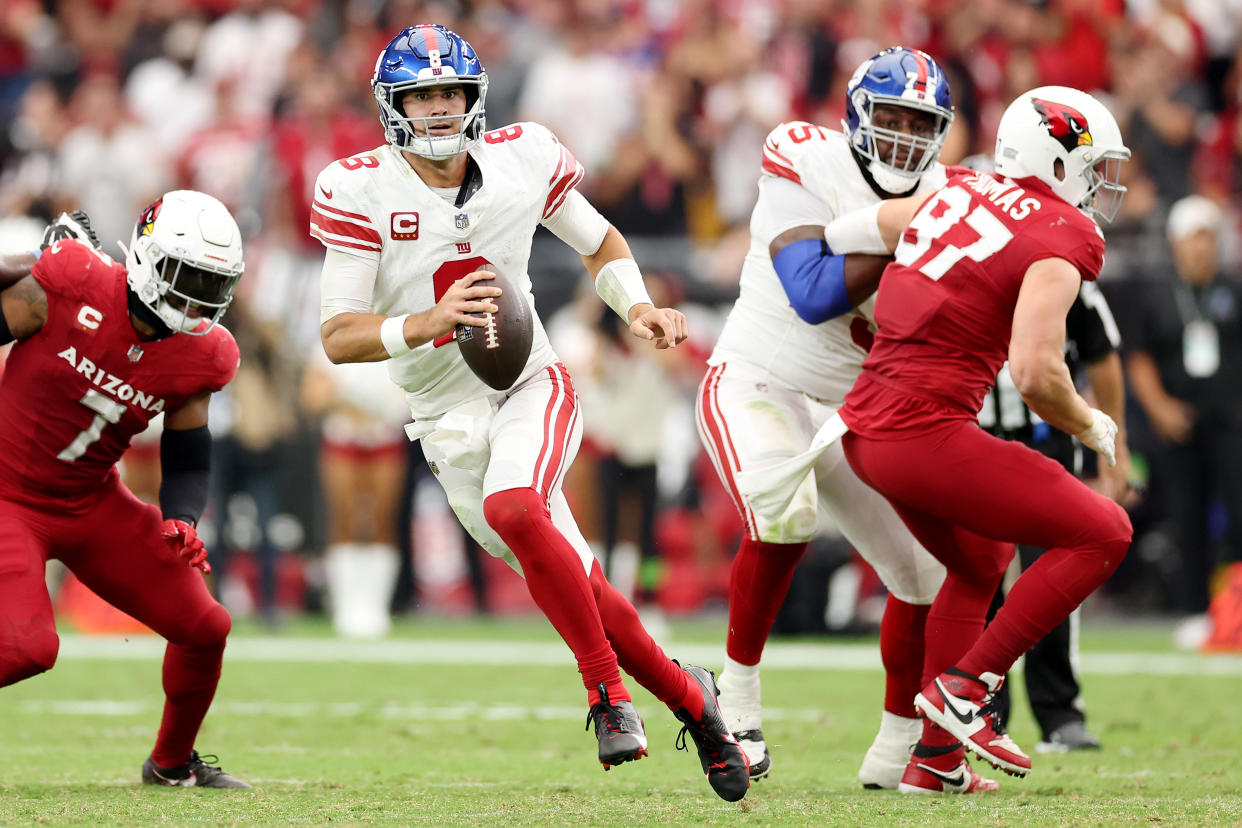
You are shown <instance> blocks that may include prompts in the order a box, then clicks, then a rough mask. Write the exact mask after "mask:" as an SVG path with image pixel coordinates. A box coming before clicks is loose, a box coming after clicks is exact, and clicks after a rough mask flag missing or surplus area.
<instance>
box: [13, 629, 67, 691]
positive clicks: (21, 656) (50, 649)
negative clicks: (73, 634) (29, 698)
mask: <svg viewBox="0 0 1242 828" xmlns="http://www.w3.org/2000/svg"><path fill="white" fill-rule="evenodd" d="M58 652H60V637H59V636H58V635H56V630H55V629H54V628H48V629H38V630H23V631H20V634H19V635H17V636H15V637H14V638H13V639H11V640H9V641H4V642H0V687H7V686H9V685H10V684H16V683H17V682H19V681H22V680H23V679H28V678H30V677H31V676H37V675H39V673H45V672H47V671H48V670H50V669H52V667H53V666H55V664H56V655H57V653H58Z"/></svg>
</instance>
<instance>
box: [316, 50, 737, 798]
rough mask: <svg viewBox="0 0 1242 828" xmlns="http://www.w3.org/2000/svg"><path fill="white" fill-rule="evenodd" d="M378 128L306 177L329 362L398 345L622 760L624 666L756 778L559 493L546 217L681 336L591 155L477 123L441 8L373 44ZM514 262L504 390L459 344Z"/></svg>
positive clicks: (653, 321)
mask: <svg viewBox="0 0 1242 828" xmlns="http://www.w3.org/2000/svg"><path fill="white" fill-rule="evenodd" d="M371 85H372V88H373V90H374V93H375V97H376V100H377V102H378V104H379V108H380V121H381V122H382V123H383V124H384V127H385V137H386V139H387V143H386V144H385V145H384V146H381V147H379V148H377V149H374V150H371V151H370V152H366V153H362V154H360V155H356V156H353V157H351V158H345V159H341V160H339V161H334V162H333V163H332V164H330V165H328V167H327V168H325V169H324V171H323V172H322V173H320V175H319V178H318V180H317V181H316V183H315V194H314V201H313V204H312V210H311V229H310V232H311V235H313V236H315V237H316V238H318V239H319V240H321V241H322V242H323V243H324V245H325V246H326V247H327V254H326V256H325V259H324V270H323V277H322V285H323V290H322V307H323V310H322V328H321V335H322V339H323V345H324V350H325V351H326V353H327V355H328V357H329V359H331V360H332V361H333V362H375V361H381V360H388V366H389V375H390V376H391V378H392V380H393V381H394V382H395V383H397V384H398V385H399V386H401V387H402V388H403V389H404V390H405V392H406V399H407V401H408V403H409V407H410V413H411V415H412V416H413V420H414V421H413V422H412V423H410V424H409V425H407V426H406V433H407V435H408V436H409V438H410V439H411V440H414V439H418V440H422V446H423V453H424V454H425V455H426V457H427V460H428V463H429V465H430V466H431V469H432V471H433V472H435V474H436V476H437V478H438V479H439V481H440V483H441V485H442V486H443V487H444V490H445V492H446V493H447V495H448V499H449V503H450V505H451V506H452V508H453V511H454V512H455V513H456V514H457V516H458V518H459V519H460V520H461V522H462V524H463V525H464V526H465V527H466V529H467V530H469V532H470V533H471V534H472V535H473V536H474V537H475V538H476V539H477V540H478V541H479V543H480V544H481V545H482V546H483V547H484V548H485V549H487V551H488V552H490V553H491V554H493V555H495V556H498V557H502V558H504V559H505V560H506V561H507V562H508V563H509V564H510V565H511V566H513V567H514V569H516V570H517V571H518V572H520V573H522V574H523V576H524V577H525V578H526V582H527V586H528V588H529V589H530V593H531V596H532V597H533V598H534V600H535V603H536V604H538V605H539V608H540V609H541V610H543V612H544V614H545V615H546V616H547V617H548V619H549V621H551V622H552V625H553V626H554V627H555V628H556V630H557V632H559V633H560V634H561V637H562V638H563V639H565V642H566V644H568V645H569V647H570V649H571V650H572V651H573V653H574V656H575V658H576V659H577V662H578V669H579V672H580V673H581V674H582V681H583V684H584V686H585V687H586V689H587V697H588V703H589V704H590V706H591V710H590V719H591V721H593V723H594V725H595V733H596V737H597V739H598V740H599V761H600V762H601V763H602V764H603V765H604V767H605V769H607V768H608V767H609V766H611V765H616V764H620V763H622V762H626V761H631V760H635V759H639V758H642V757H643V756H645V755H647V739H646V735H645V733H644V732H643V727H642V721H641V720H640V719H639V717H638V714H637V713H636V712H635V710H634V706H633V704H632V702H631V701H630V696H629V692H628V690H627V689H626V687H625V684H624V683H623V682H622V680H621V674H620V669H619V668H624V669H625V671H626V672H628V673H629V674H630V675H632V676H633V677H634V678H635V679H636V680H637V681H638V682H639V683H640V684H642V685H643V686H644V687H646V688H647V689H648V690H650V691H651V693H652V694H653V695H655V696H656V697H657V698H659V699H660V700H661V701H663V702H665V703H666V704H668V706H669V707H670V709H671V710H672V711H673V713H674V715H676V716H677V718H678V719H679V720H681V721H682V723H683V724H684V725H685V726H686V730H687V732H688V733H689V734H690V736H691V738H692V739H693V741H694V743H695V745H696V747H697V748H698V753H699V760H700V763H701V766H702V769H703V772H704V773H705V774H706V776H707V779H708V782H709V783H710V784H711V786H712V788H713V789H714V790H715V791H716V793H717V794H718V795H719V796H721V797H722V798H724V799H727V800H730V801H735V800H738V799H741V798H742V797H743V796H745V794H746V790H747V788H748V786H749V783H750V778H749V772H748V768H747V765H746V757H745V754H744V753H743V752H742V750H741V749H740V747H739V746H738V744H737V741H736V739H734V738H733V736H732V735H731V734H730V732H729V730H728V728H727V727H726V726H725V724H724V720H723V718H722V716H721V714H720V710H719V707H718V706H717V704H716V687H715V683H714V681H713V678H712V675H711V673H710V672H708V671H707V670H704V669H703V668H701V667H694V666H690V665H686V666H685V667H684V668H683V667H681V666H679V665H678V664H677V663H676V662H674V661H672V660H671V659H669V658H668V657H667V656H666V655H665V654H664V653H663V652H662V651H661V650H660V648H659V647H657V646H656V644H655V643H654V642H653V641H652V640H651V637H650V636H649V635H648V634H647V632H646V631H645V630H644V629H643V627H642V625H641V623H640V622H639V620H638V615H637V613H636V612H635V610H634V608H633V606H631V605H630V603H629V602H628V601H627V600H626V599H625V598H623V597H622V596H621V594H620V593H619V592H617V590H615V589H614V588H613V587H612V585H611V584H609V583H608V582H607V580H605V579H604V576H603V573H602V572H601V570H600V567H599V565H598V564H597V563H596V562H595V560H594V558H593V557H592V555H591V551H590V549H589V548H588V546H587V544H586V541H585V540H584V539H583V537H582V533H581V532H580V531H579V530H578V527H577V526H576V524H575V523H574V519H573V516H572V515H571V514H570V511H569V506H568V504H567V502H566V500H565V496H564V494H563V493H562V491H561V481H562V479H563V477H564V474H565V471H566V469H567V468H568V467H569V464H570V462H571V461H572V460H573V458H574V455H575V454H576V452H577V450H578V445H579V442H580V440H581V437H582V421H581V420H580V419H579V417H578V401H577V397H576V395H575V394H574V390H573V381H572V379H571V378H570V376H569V372H568V371H566V370H565V367H564V366H563V365H562V364H561V363H560V362H559V361H558V360H557V357H556V354H555V353H554V352H553V351H552V348H551V346H550V345H549V344H548V339H547V336H546V335H545V333H544V330H543V326H542V324H541V323H540V322H539V318H538V316H537V315H535V314H534V300H533V298H532V297H531V293H530V290H531V282H530V277H529V275H528V273H527V264H528V261H529V258H530V247H531V237H532V235H533V234H534V232H535V230H536V228H537V226H538V225H540V224H542V225H543V226H545V227H547V228H548V229H549V230H551V231H552V232H553V233H554V234H556V235H557V236H558V237H559V238H560V239H561V240H563V241H564V242H566V243H567V244H569V245H570V246H571V247H573V248H574V249H575V250H576V251H577V252H578V253H579V254H581V255H582V259H583V264H584V265H585V266H586V268H587V270H588V271H589V272H590V273H591V275H592V276H593V277H594V279H595V285H596V289H597V290H598V292H599V293H600V296H601V297H602V298H603V299H604V300H605V301H606V302H607V303H608V305H609V306H610V307H611V308H613V310H615V311H616V312H617V313H618V314H619V315H620V316H621V318H622V319H625V320H626V322H627V323H628V324H629V326H630V330H631V332H632V333H633V334H634V335H635V336H638V337H640V338H643V339H648V340H651V341H653V344H654V345H655V347H657V348H667V347H675V346H676V345H677V344H678V343H680V342H682V341H683V340H684V339H685V338H686V321H685V317H684V316H683V315H682V314H681V313H680V312H678V311H676V310H673V309H670V308H656V307H654V306H653V305H652V303H651V300H650V298H649V297H648V296H647V292H646V289H645V288H644V286H643V280H642V275H641V273H640V272H639V269H638V265H637V264H636V263H635V262H634V260H633V259H632V258H631V255H630V250H629V246H628V245H627V244H626V242H625V239H624V238H623V237H622V236H621V234H620V233H619V232H617V230H616V228H614V227H612V226H611V225H610V224H609V223H608V222H607V221H606V220H605V219H604V218H603V217H602V216H601V215H600V214H599V213H598V212H597V211H596V210H595V209H594V208H593V207H592V206H591V205H590V203H589V202H588V201H587V200H586V199H585V198H584V197H583V196H582V195H581V194H579V193H578V191H577V190H576V189H575V186H576V185H577V184H578V182H579V181H580V180H581V179H582V176H583V170H582V167H581V166H580V165H579V164H578V162H577V161H576V160H575V159H574V157H573V155H572V154H571V153H570V152H569V150H568V149H566V148H565V147H563V146H561V144H560V143H559V142H558V141H557V140H556V137H555V136H554V135H553V134H552V133H551V132H549V131H548V130H547V129H546V128H545V127H542V126H540V125H538V124H534V123H519V124H512V125H510V126H506V127H503V128H501V129H497V130H493V131H491V132H488V131H486V127H485V125H484V111H485V110H484V102H485V99H486V95H487V73H486V72H485V71H484V70H483V67H482V64H481V63H480V62H479V59H478V57H477V56H476V55H475V53H474V49H473V48H471V46H470V44H468V43H467V42H466V41H465V40H463V39H462V38H461V37H460V36H458V35H457V34H455V33H453V32H451V31H449V30H448V29H445V28H444V27H443V26H437V25H422V26H412V27H410V28H408V29H405V30H403V31H402V32H401V33H400V34H398V35H397V36H396V37H395V38H394V39H393V40H392V41H391V42H390V43H389V44H388V46H387V47H386V48H385V49H384V50H383V51H382V52H381V53H380V55H379V58H378V60H377V61H376V64H375V75H374V77H373V78H372V82H371ZM493 269H494V270H495V271H498V272H501V273H504V274H505V275H507V276H508V278H509V280H510V283H511V284H512V285H513V286H514V288H515V289H517V290H520V291H522V293H523V294H524V297H525V299H526V301H527V302H528V303H529V304H530V305H531V312H532V316H533V317H534V320H535V330H534V342H533V346H532V348H531V353H530V357H529V360H528V361H527V363H526V367H525V369H524V370H523V371H522V373H521V375H520V376H519V378H518V379H517V381H516V382H515V383H514V385H513V386H512V387H511V388H509V389H508V390H505V391H495V390H493V389H492V388H490V387H489V386H487V385H485V384H484V383H483V382H482V381H481V380H480V379H478V378H477V377H476V376H475V375H474V374H473V373H472V372H471V370H470V369H469V368H468V367H467V365H466V363H465V362H464V361H463V359H462V356H461V353H460V352H459V350H458V348H457V346H456V345H455V344H454V343H453V332H454V329H455V328H456V326H458V325H476V326H477V325H483V324H485V321H484V320H485V318H486V317H485V314H487V313H494V312H496V310H497V306H496V305H495V304H494V303H493V302H492V301H491V300H492V299H493V298H494V297H496V296H498V295H499V294H500V290H499V289H498V288H496V287H494V286H492V285H491V284H489V281H490V280H491V279H492V278H493V274H492V270H493Z"/></svg>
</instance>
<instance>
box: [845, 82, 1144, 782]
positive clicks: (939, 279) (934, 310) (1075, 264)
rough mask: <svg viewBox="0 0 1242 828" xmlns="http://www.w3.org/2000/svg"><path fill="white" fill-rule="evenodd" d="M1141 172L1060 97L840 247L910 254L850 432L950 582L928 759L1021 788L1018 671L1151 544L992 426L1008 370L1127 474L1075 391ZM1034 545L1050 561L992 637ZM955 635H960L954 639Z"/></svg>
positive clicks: (1006, 121) (894, 269)
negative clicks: (993, 399) (986, 419)
mask: <svg viewBox="0 0 1242 828" xmlns="http://www.w3.org/2000/svg"><path fill="white" fill-rule="evenodd" d="M1129 157H1130V150H1129V149H1128V148H1127V147H1126V146H1125V144H1124V143H1123V142H1122V138H1121V131H1120V130H1119V129H1118V127H1117V122H1116V120H1114V118H1113V116H1112V115H1111V114H1110V113H1109V111H1108V110H1107V109H1106V108H1105V107H1104V106H1103V105H1102V104H1101V103H1100V102H1099V101H1097V100H1096V99H1094V98H1093V97H1091V96H1090V95H1088V94H1086V93H1084V92H1080V91H1078V90H1076V89H1069V88H1066V87H1058V86H1050V87H1041V88H1038V89H1034V90H1031V91H1029V92H1026V93H1024V94H1022V95H1020V96H1018V98H1017V99H1016V100H1015V101H1014V102H1013V103H1011V104H1010V105H1009V107H1008V108H1007V109H1006V110H1005V113H1004V114H1003V115H1002V117H1001V121H1000V124H999V125H998V127H997V134H996V153H995V159H996V160H995V165H996V172H995V173H987V172H967V171H962V174H958V175H954V176H953V177H952V178H951V179H950V180H949V182H948V184H947V185H946V186H945V187H943V188H941V189H940V190H938V191H937V192H935V193H933V194H931V195H930V197H929V196H926V195H916V196H913V197H911V198H905V199H899V200H894V201H889V202H883V203H881V204H879V205H876V206H875V207H872V208H865V209H863V210H860V211H857V212H854V213H851V214H848V215H846V216H842V217H841V218H838V219H836V220H835V221H834V222H833V224H832V225H830V226H829V227H828V229H827V230H826V231H825V236H826V239H827V242H828V244H829V245H830V246H833V247H834V249H837V250H839V251H840V250H846V249H860V250H872V251H875V250H879V251H896V257H895V261H894V263H893V264H892V265H890V266H889V267H888V269H887V270H886V271H885V274H884V278H883V280H882V281H881V283H880V288H879V293H878V296H877V302H876V313H875V317H876V322H877V323H878V324H879V330H878V332H877V334H876V337H875V342H874V345H873V346H872V348H871V352H870V355H869V356H868V357H867V361H866V363H865V364H864V366H863V372H862V374H861V375H860V376H859V378H858V382H857V383H856V384H855V385H854V387H853V389H852V390H851V391H850V392H849V394H848V396H847V397H846V400H845V405H844V406H843V407H842V409H841V412H840V413H841V419H842V420H843V421H844V422H845V424H846V425H847V426H848V427H849V431H848V432H847V433H846V434H845V435H844V437H843V439H842V443H843V444H844V448H845V456H846V458H847V459H848V461H849V464H850V466H851V467H852V468H853V469H854V471H855V473H856V474H857V475H858V476H859V477H860V478H861V479H863V480H864V481H866V482H867V483H869V484H870V485H872V486H873V487H875V488H876V489H877V490H878V491H879V492H881V493H882V494H883V495H884V496H885V497H887V498H888V499H889V501H890V502H891V503H892V504H893V506H894V507H895V508H896V509H897V512H898V513H899V514H900V515H901V517H902V519H903V520H904V521H905V522H906V524H907V525H908V526H910V527H911V530H912V531H913V532H914V534H915V536H916V537H918V539H919V540H920V541H921V542H922V543H923V545H924V546H925V547H926V548H927V549H928V550H929V551H930V552H931V553H932V554H933V555H935V556H936V558H937V559H938V560H940V561H941V562H942V563H943V564H944V565H945V567H946V568H947V570H948V575H947V577H946V580H945V586H944V588H943V589H942V590H941V592H940V594H939V595H938V596H937V598H936V601H935V604H934V605H933V609H932V613H931V618H932V619H933V620H932V621H929V623H928V636H927V664H926V667H925V673H926V676H925V677H926V679H927V683H926V685H925V686H924V688H923V689H922V691H921V692H920V693H919V695H918V696H917V697H916V699H915V706H916V707H917V708H918V709H919V710H920V711H922V712H923V713H924V714H925V715H926V716H927V717H928V720H929V723H935V724H938V725H939V726H940V728H943V730H940V729H937V728H934V727H931V726H930V725H929V727H928V728H926V729H925V730H924V732H923V736H922V741H921V744H920V747H922V748H924V749H925V750H927V751H935V750H944V749H947V746H948V745H947V743H949V742H951V741H953V740H961V741H962V742H964V743H965V744H966V745H967V747H969V748H970V749H971V750H972V751H974V752H975V753H976V754H977V755H978V756H980V757H982V758H983V759H985V760H987V761H988V762H990V763H991V764H993V765H994V766H996V767H998V768H1000V769H1002V770H1004V771H1006V772H1007V773H1010V774H1014V775H1017V776H1021V775H1024V774H1025V773H1026V772H1027V771H1028V770H1029V769H1030V767H1031V761H1030V758H1029V757H1028V756H1027V755H1026V754H1025V753H1024V752H1023V751H1022V750H1021V748H1019V747H1018V746H1017V745H1016V744H1015V743H1014V742H1013V740H1012V739H1010V738H1009V736H1008V735H1007V734H1006V733H1005V730H1004V727H1003V725H1002V724H1001V723H1000V721H999V719H998V715H997V710H996V707H995V705H994V704H993V703H992V698H993V695H994V693H995V692H996V690H997V689H998V687H999V686H1000V684H1001V682H1002V681H1003V680H1004V679H1003V676H1004V674H1005V672H1006V671H1007V670H1008V669H1009V668H1010V667H1011V666H1012V664H1013V662H1014V661H1015V660H1016V659H1017V658H1018V656H1020V655H1021V654H1022V653H1024V652H1026V651H1027V650H1029V649H1030V648H1031V645H1033V644H1034V643H1035V642H1036V641H1038V640H1040V639H1041V638H1043V637H1044V636H1045V635H1046V634H1047V633H1048V631H1049V630H1051V629H1052V628H1053V627H1055V626H1057V625H1058V624H1059V623H1061V622H1062V621H1064V620H1065V619H1066V618H1067V617H1068V616H1069V614H1070V612H1071V611H1072V610H1073V609H1074V608H1075V607H1077V606H1078V605H1079V604H1080V603H1081V602H1082V600H1083V599H1084V598H1086V597H1087V595H1089V594H1090V593H1091V592H1092V591H1093V590H1094V589H1095V588H1096V587H1098V586H1099V585H1100V584H1102V583H1103V582H1104V580H1105V579H1106V578H1108V576H1109V575H1110V574H1111V573H1112V572H1113V571H1114V570H1115V569H1116V568H1117V565H1118V564H1119V563H1120V562H1121V559H1122V557H1123V556H1124V555H1125V553H1126V550H1127V549H1128V548H1129V545H1130V539H1131V535H1132V529H1131V526H1130V520H1129V518H1128V517H1127V515H1126V513H1125V511H1124V510H1123V509H1122V508H1121V507H1120V506H1118V505H1117V504H1116V503H1115V502H1114V501H1112V500H1111V499H1109V498H1108V497H1106V496H1104V495H1102V494H1100V493H1098V492H1095V491H1093V490H1092V489H1090V488H1088V487H1087V486H1086V485H1085V484H1083V483H1082V482H1081V481H1080V480H1078V479H1077V478H1075V477H1074V476H1073V475H1072V474H1070V473H1069V472H1068V471H1066V469H1065V468H1064V467H1062V466H1061V465H1060V464H1059V463H1057V462H1056V461H1055V460H1052V459H1050V458H1048V457H1045V456H1044V455H1043V454H1041V453H1039V452H1037V451H1035V450H1034V449H1031V448H1029V447H1028V446H1025V445H1023V444H1021V443H1018V442H1014V441H1006V440H1002V439H999V438H997V437H994V436H992V435H990V434H988V433H987V432H985V431H984V430H982V429H980V428H979V427H978V425H977V423H976V420H975V417H976V414H977V412H978V411H979V409H980V406H981V404H982V402H983V399H984V396H985V395H986V394H987V392H988V389H989V388H990V387H991V385H992V383H993V382H994V381H995V379H996V375H997V373H998V371H999V370H1000V368H1001V366H1002V365H1003V364H1004V362H1005V359H1006V356H1007V357H1008V360H1009V374H1010V377H1011V378H1012V380H1013V383H1014V385H1015V387H1016V388H1017V390H1018V392H1019V393H1020V394H1021V395H1022V398H1023V400H1024V401H1025V402H1026V404H1027V405H1028V406H1029V407H1030V409H1031V410H1032V411H1033V412H1034V413H1035V414H1037V415H1039V417H1040V418H1042V419H1043V420H1044V421H1045V422H1046V423H1048V424H1049V425H1051V426H1053V427H1055V428H1059V429H1061V430H1062V431H1065V432H1067V433H1070V434H1073V435H1075V436H1077V437H1078V439H1079V441H1081V442H1082V443H1083V445H1086V446H1087V447H1089V448H1091V449H1093V450H1095V451H1096V452H1098V453H1099V454H1100V455H1101V457H1103V458H1105V459H1107V460H1108V461H1109V462H1110V463H1111V462H1115V458H1114V450H1115V442H1116V439H1117V425H1116V423H1114V422H1113V420H1112V419H1111V418H1110V417H1109V416H1108V415H1107V414H1105V413H1104V412H1102V411H1099V410H1097V409H1094V408H1091V407H1090V405H1089V404H1088V403H1087V401H1086V400H1084V399H1083V398H1082V396H1080V395H1079V394H1078V392H1077V390H1076V389H1075V387H1074V384H1073V382H1072V380H1071V378H1070V374H1069V370H1068V368H1067V366H1066V362H1065V358H1064V354H1065V350H1064V349H1065V320H1066V315H1067V313H1068V312H1069V309H1070V306H1071V305H1072V304H1073V302H1074V299H1075V297H1076V296H1077V295H1078V293H1079V288H1080V286H1081V284H1082V282H1083V281H1084V280H1086V281H1091V280H1094V279H1095V278H1096V277H1097V276H1098V275H1099V271H1100V267H1101V265H1102V264H1103V260H1104V237H1103V234H1102V233H1101V232H1100V229H1099V227H1098V226H1097V225H1096V223H1095V222H1094V221H1093V220H1092V219H1093V218H1097V219H1099V220H1101V221H1110V220H1111V219H1112V217H1113V216H1114V215H1116V211H1117V209H1118V208H1119V207H1120V204H1121V197H1122V195H1124V193H1125V187H1123V186H1121V185H1120V184H1119V183H1118V181H1119V176H1120V167H1121V163H1122V162H1123V161H1124V160H1126V159H1128V158H1129ZM859 239H866V240H867V241H866V243H864V244H862V245H859V246H858V247H856V248H855V247H853V245H855V244H857V242H858V240H859ZM1014 543H1019V544H1029V545H1032V546H1038V547H1041V548H1044V549H1046V550H1047V551H1046V552H1044V554H1043V555H1041V556H1040V557H1039V559H1038V560H1037V561H1035V562H1034V563H1033V564H1032V565H1031V566H1030V568H1029V569H1027V570H1026V571H1025V572H1023V573H1022V575H1021V577H1019V578H1018V580H1017V582H1016V583H1015V584H1014V586H1013V588H1012V589H1011V590H1010V591H1009V595H1008V596H1007V598H1006V599H1005V604H1004V606H1002V607H1001V609H1000V611H999V612H998V613H997V614H996V616H995V618H994V619H993V620H992V622H991V623H990V624H988V626H987V629H986V630H985V629H984V628H983V619H984V616H985V614H986V613H987V609H988V604H989V603H990V601H991V598H992V595H993V594H994V592H995V590H996V587H997V585H998V584H999V582H1000V578H1001V575H1002V573H1003V572H1004V569H1005V566H1006V564H1007V563H1008V562H1009V559H1010V557H1011V556H1012V544H1014ZM935 619H941V625H942V627H943V628H944V630H945V632H946V633H948V632H951V633H952V634H943V635H942V634H934V633H933V630H934V628H935V627H934V624H935Z"/></svg>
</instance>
